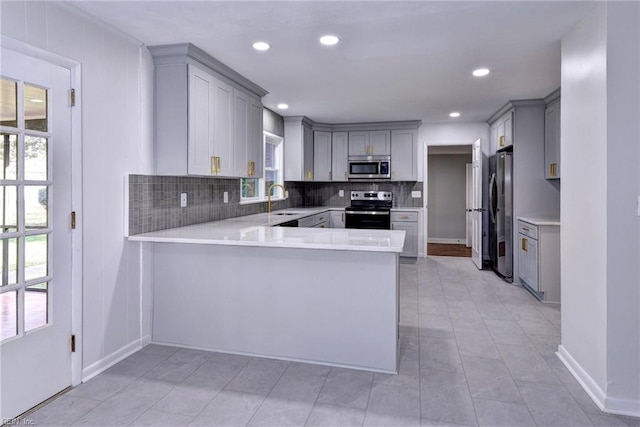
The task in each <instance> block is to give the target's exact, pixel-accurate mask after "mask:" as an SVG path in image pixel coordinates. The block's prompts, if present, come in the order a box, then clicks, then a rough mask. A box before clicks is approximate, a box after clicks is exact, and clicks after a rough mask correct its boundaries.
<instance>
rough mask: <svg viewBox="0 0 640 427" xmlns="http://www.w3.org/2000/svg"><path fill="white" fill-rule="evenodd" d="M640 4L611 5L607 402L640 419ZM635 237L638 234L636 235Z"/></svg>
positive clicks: (609, 37) (608, 50) (608, 144)
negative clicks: (630, 405) (631, 406)
mask: <svg viewBox="0 0 640 427" xmlns="http://www.w3.org/2000/svg"><path fill="white" fill-rule="evenodd" d="M639 17H640V4H639V3H637V2H629V3H619V2H609V3H607V167H606V170H607V383H608V387H607V402H606V407H607V409H608V410H612V411H616V412H618V411H621V412H623V413H628V411H629V409H630V408H629V404H630V403H631V402H635V413H634V414H635V415H636V416H640V340H638V336H639V331H640V305H639V304H638V301H639V298H640V267H639V266H640V262H639V261H640V239H638V238H637V235H638V231H639V230H640V218H639V215H640V212H638V210H639V209H640V206H638V203H640V200H639V199H638V198H637V196H640V187H639V186H638V176H639V174H640V163H639V162H638V158H639V157H640V96H638V93H639V91H640V19H639ZM634 230H635V231H636V232H635V233H634V232H633V231H634Z"/></svg>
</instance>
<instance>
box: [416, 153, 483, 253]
mask: <svg viewBox="0 0 640 427" xmlns="http://www.w3.org/2000/svg"><path fill="white" fill-rule="evenodd" d="M470 163H472V146H471V145H446V146H441V145H436V146H428V147H427V206H428V209H427V224H428V229H427V236H428V238H427V255H435V256H462V257H470V256H471V248H470V247H468V246H467V229H468V228H467V220H468V213H467V210H468V209H469V207H468V206H467V204H468V201H467V186H468V184H467V181H468V175H467V165H468V164H470Z"/></svg>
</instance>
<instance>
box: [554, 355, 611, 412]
mask: <svg viewBox="0 0 640 427" xmlns="http://www.w3.org/2000/svg"><path fill="white" fill-rule="evenodd" d="M556 355H557V356H558V358H559V359H560V361H561V362H562V363H563V364H564V366H566V367H567V369H568V370H569V372H570V373H571V375H573V377H574V378H575V379H576V381H578V383H579V384H580V385H581V386H582V388H583V389H584V391H585V392H587V394H588V395H589V397H590V398H591V399H592V400H593V402H594V403H595V404H596V405H597V406H598V408H600V410H601V411H604V410H605V409H604V408H605V399H606V393H605V392H604V390H602V389H601V388H600V386H599V385H598V384H597V383H596V382H595V381H594V379H593V378H591V376H590V375H589V374H588V373H587V371H585V370H584V369H583V368H582V366H580V364H579V363H578V361H576V360H575V359H574V358H573V356H571V354H570V353H569V352H568V351H567V349H566V348H565V347H564V346H563V345H562V344H561V345H559V346H558V352H557V353H556Z"/></svg>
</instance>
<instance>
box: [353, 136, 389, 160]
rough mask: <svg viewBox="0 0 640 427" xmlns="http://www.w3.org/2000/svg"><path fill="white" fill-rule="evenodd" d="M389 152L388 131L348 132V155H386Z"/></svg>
mask: <svg viewBox="0 0 640 427" xmlns="http://www.w3.org/2000/svg"><path fill="white" fill-rule="evenodd" d="M390 154H391V132H390V131H388V130H375V131H353V132H349V155H350V156H385V155H386V156H388V155H390Z"/></svg>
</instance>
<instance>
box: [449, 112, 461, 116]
mask: <svg viewBox="0 0 640 427" xmlns="http://www.w3.org/2000/svg"><path fill="white" fill-rule="evenodd" d="M449 117H460V113H458V112H457V111H454V112H452V113H449Z"/></svg>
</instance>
